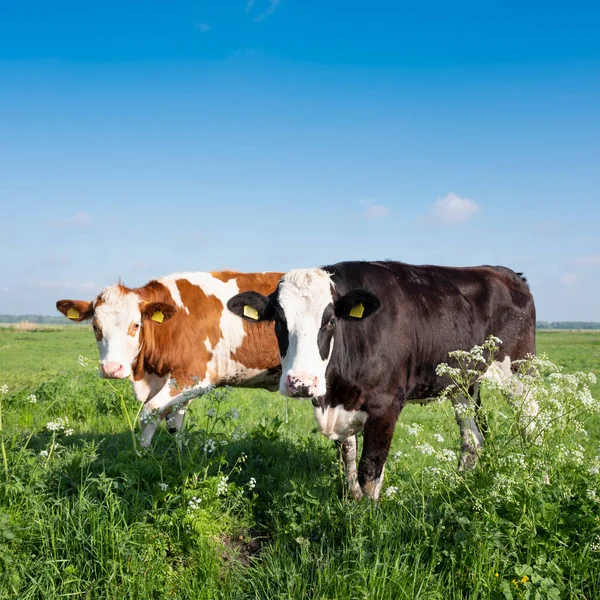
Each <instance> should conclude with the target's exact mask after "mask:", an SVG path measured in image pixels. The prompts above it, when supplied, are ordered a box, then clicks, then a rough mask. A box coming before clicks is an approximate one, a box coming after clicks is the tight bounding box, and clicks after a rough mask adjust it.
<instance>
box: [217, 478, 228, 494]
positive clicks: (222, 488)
mask: <svg viewBox="0 0 600 600" xmlns="http://www.w3.org/2000/svg"><path fill="white" fill-rule="evenodd" d="M228 481H229V477H227V475H221V481H219V484H218V485H217V496H224V495H225V494H226V493H227V487H228V486H227V482H228Z"/></svg>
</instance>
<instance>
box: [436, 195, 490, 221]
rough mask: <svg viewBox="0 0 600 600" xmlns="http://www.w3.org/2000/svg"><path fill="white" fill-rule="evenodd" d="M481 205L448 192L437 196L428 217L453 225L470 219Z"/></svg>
mask: <svg viewBox="0 0 600 600" xmlns="http://www.w3.org/2000/svg"><path fill="white" fill-rule="evenodd" d="M480 210H481V207H480V206H479V204H477V203H476V202H473V200H470V199H469V198H461V197H460V196H459V195H458V194H454V193H453V192H450V193H449V194H446V195H445V196H444V197H443V198H438V199H437V200H436V202H435V204H434V205H433V207H432V209H431V211H430V217H431V218H432V219H433V220H434V221H437V222H440V223H446V224H449V225H454V224H456V223H465V222H467V221H469V220H470V219H472V218H473V217H474V216H475V215H476V214H477V213H478V212H479V211H480Z"/></svg>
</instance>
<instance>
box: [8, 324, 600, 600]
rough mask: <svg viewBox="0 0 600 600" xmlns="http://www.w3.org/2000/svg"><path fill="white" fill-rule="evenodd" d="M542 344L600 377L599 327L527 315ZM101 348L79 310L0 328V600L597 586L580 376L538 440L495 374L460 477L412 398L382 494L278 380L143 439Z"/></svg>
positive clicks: (208, 402) (523, 592) (591, 475)
mask: <svg viewBox="0 0 600 600" xmlns="http://www.w3.org/2000/svg"><path fill="white" fill-rule="evenodd" d="M538 352H539V353H547V354H548V356H549V358H550V360H552V361H553V362H555V363H557V364H559V365H563V366H564V370H565V372H566V373H571V372H575V371H585V372H588V371H592V372H595V373H596V374H599V375H600V372H599V371H600V368H599V365H600V333H598V332H596V333H593V332H589V333H588V332H558V331H544V332H539V334H538ZM79 356H83V357H87V358H88V359H89V363H88V365H87V366H84V365H85V361H80V360H78V358H79ZM96 360H97V350H96V345H95V340H94V336H93V335H92V333H91V331H90V330H89V328H87V327H74V326H72V327H63V328H54V329H53V328H47V329H41V330H37V331H15V330H13V329H11V328H8V327H4V328H0V386H6V387H4V389H0V393H1V392H3V393H2V395H0V401H1V405H0V406H1V423H0V430H1V436H2V437H1V440H0V441H1V443H2V448H1V449H2V455H1V456H0V599H2V598H15V599H16V598H19V599H26V598H90V599H104V598H106V599H111V600H113V599H115V598H119V599H124V598H140V599H141V598H156V599H159V598H160V599H162V598H174V599H179V598H189V599H192V598H193V599H202V598H210V599H217V598H227V599H230V598H231V599H238V598H239V599H242V598H261V599H265V600H266V599H269V600H271V599H278V598H290V599H291V598H294V599H295V598H298V599H299V598H306V599H309V598H310V599H345V598H348V599H360V598H369V599H376V600H380V599H381V600H385V599H407V600H413V599H444V600H445V599H455V598H456V599H458V598H461V599H462V598H470V599H474V598H482V599H486V598H507V599H511V598H515V599H517V598H531V599H532V600H533V599H536V600H537V599H540V600H541V599H544V598H551V599H554V600H556V599H558V598H578V599H590V600H592V599H597V598H600V500H599V497H600V475H599V472H600V460H599V459H598V458H597V455H598V454H599V451H598V446H599V443H600V429H599V425H600V419H599V418H598V416H597V414H595V409H594V408H593V407H592V404H591V401H590V400H589V398H587V397H586V396H585V393H584V392H583V391H581V390H582V389H583V388H582V386H581V384H580V382H579V383H578V382H577V381H575V380H574V379H565V380H564V381H563V382H562V383H560V382H559V383H560V385H562V386H563V387H562V388H560V389H559V388H558V387H557V388H549V389H552V394H553V395H552V397H553V398H558V397H560V398H566V399H567V400H569V401H571V399H572V398H576V399H575V400H573V406H574V407H575V408H574V409H573V412H572V413H571V414H569V415H561V416H560V417H556V419H555V420H554V421H553V420H552V419H549V421H548V423H549V425H548V427H549V428H550V427H552V429H551V431H550V429H549V431H550V433H549V434H548V435H547V437H545V438H543V440H541V439H539V438H538V439H537V440H536V441H534V442H532V443H531V444H530V445H526V444H525V442H524V441H523V439H522V437H521V436H519V435H514V432H515V427H514V423H513V421H511V408H510V406H508V404H507V402H506V401H505V400H503V399H502V397H501V396H500V395H499V394H494V393H493V391H490V392H489V394H488V397H487V398H486V400H487V402H486V406H489V410H488V411H487V412H486V418H487V420H488V427H489V433H488V437H487V444H486V448H485V450H484V452H483V453H482V456H481V459H480V464H479V466H478V467H477V468H476V469H474V470H473V471H470V472H468V473H466V474H464V475H463V474H458V473H457V472H456V457H457V453H458V451H459V448H460V441H459V436H458V428H457V427H456V424H455V421H454V415H453V412H452V410H451V407H450V406H449V403H447V402H446V403H436V404H431V405H429V406H427V407H419V406H408V407H407V408H406V409H405V410H404V411H403V412H402V414H401V416H400V422H399V424H398V427H397V430H396V435H395V439H394V444H393V448H392V450H391V452H390V456H389V459H388V464H387V471H386V479H385V483H384V488H383V489H384V491H383V493H382V499H381V502H380V504H379V505H378V506H374V505H373V504H372V503H369V502H362V503H359V504H357V503H355V502H354V501H352V500H351V499H350V498H348V497H346V494H345V488H344V485H343V473H342V469H341V464H340V461H339V459H338V452H337V450H336V448H335V446H334V445H333V444H332V443H331V442H329V441H327V440H326V439H325V438H324V437H323V436H321V435H320V434H318V433H317V432H316V430H315V425H314V420H313V415H312V406H311V404H310V402H308V401H303V402H299V401H291V400H290V401H289V405H288V419H287V422H286V402H285V400H284V399H283V398H282V397H281V396H279V395H277V394H270V393H268V392H264V391H261V390H231V391H229V390H219V391H216V392H213V393H211V394H210V395H209V396H207V397H205V398H202V399H198V400H196V401H194V402H193V403H192V408H191V410H190V413H189V416H188V419H187V428H186V431H185V432H184V434H183V435H181V436H180V442H181V445H180V446H181V449H180V446H179V445H178V444H177V443H176V440H175V439H174V438H173V436H170V435H169V434H168V433H167V432H166V430H165V429H164V428H162V427H161V428H160V429H159V431H158V432H157V435H156V436H155V438H154V442H153V446H152V448H151V449H150V450H148V451H145V450H142V449H141V448H139V445H138V443H137V438H136V435H137V434H138V433H139V428H138V427H137V424H136V417H137V414H138V411H139V404H138V403H137V402H136V400H135V398H134V397H133V394H132V392H131V388H130V385H129V383H128V382H127V381H118V382H110V381H104V380H101V379H100V378H99V377H98V376H97V374H96V369H95V367H94V365H95V361H96ZM80 363H83V364H80ZM552 381H554V380H551V379H548V385H549V386H552V385H557V384H556V383H552ZM561 381H562V380H561ZM590 389H591V392H592V395H593V396H594V398H596V399H600V384H598V383H596V384H590ZM578 394H579V396H577V395H578ZM577 398H581V399H582V400H581V402H580V401H579V400H578V399H577ZM581 406H584V409H582V410H580V411H579V412H577V411H576V408H577V407H579V408H581ZM587 406H590V408H589V411H586V409H585V407H587ZM588 412H589V416H588V414H587V413H588ZM553 414H554V413H553ZM574 416H577V417H578V420H576V421H572V420H571V419H572V418H573V417H574ZM551 421H552V422H551ZM582 424H583V425H582ZM582 426H583V427H585V430H586V431H585V432H584V431H582Z"/></svg>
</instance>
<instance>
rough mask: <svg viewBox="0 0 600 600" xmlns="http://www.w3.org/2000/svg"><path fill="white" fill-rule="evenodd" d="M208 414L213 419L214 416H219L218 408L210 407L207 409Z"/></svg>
mask: <svg viewBox="0 0 600 600" xmlns="http://www.w3.org/2000/svg"><path fill="white" fill-rule="evenodd" d="M206 414H207V415H208V416H209V417H210V418H211V419H212V418H213V417H216V416H217V409H216V408H209V409H208V410H207V411H206Z"/></svg>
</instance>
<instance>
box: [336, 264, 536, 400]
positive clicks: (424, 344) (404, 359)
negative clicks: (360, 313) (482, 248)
mask: <svg viewBox="0 0 600 600" xmlns="http://www.w3.org/2000/svg"><path fill="white" fill-rule="evenodd" d="M324 270H326V271H328V272H330V273H331V274H332V277H331V278H332V281H333V282H334V285H335V289H336V294H337V295H339V296H343V295H344V294H346V293H348V292H349V291H351V290H353V289H366V290H369V291H370V292H372V293H374V294H375V295H377V296H378V298H379V299H380V300H381V307H380V309H379V310H378V311H377V312H376V313H375V314H373V315H372V316H371V317H369V318H367V319H365V320H364V322H362V323H354V322H353V323H340V324H339V325H338V326H340V331H339V333H336V336H334V351H333V356H332V363H333V364H332V369H334V370H336V371H338V372H339V373H340V374H342V375H343V377H344V378H345V379H348V380H349V381H355V382H360V387H361V388H363V389H364V388H366V389H369V388H378V387H380V386H382V385H383V386H384V387H389V388H390V389H393V388H394V387H399V388H403V389H404V390H406V392H407V394H408V397H410V398H419V397H426V396H429V395H431V394H434V393H437V392H438V391H439V389H440V388H441V387H442V386H443V385H445V382H444V381H443V380H440V379H439V378H437V376H436V375H435V367H436V366H437V365H438V364H439V363H441V362H447V361H448V352H450V351H452V350H457V349H462V350H470V349H471V348H472V347H473V346H474V345H475V344H482V343H483V342H484V341H485V339H486V338H487V337H488V336H489V335H495V336H497V337H498V338H500V339H501V340H502V350H501V352H500V353H499V355H498V358H499V359H502V358H503V356H504V355H509V356H510V358H511V360H515V359H519V358H523V357H524V356H525V355H526V354H527V353H533V352H535V308H534V304H533V299H532V296H531V293H530V292H529V289H528V287H527V284H526V282H525V281H524V279H523V278H521V277H520V276H519V275H518V274H516V273H514V272H513V271H511V270H510V269H507V268H505V267H489V266H482V267H465V268H454V267H438V266H431V265H423V266H416V265H408V264H405V263H399V262H392V261H389V262H387V261H386V262H372V263H369V262H349V263H338V264H337V265H332V266H327V267H324ZM357 356H359V357H360V359H359V360H357V359H356V357H357Z"/></svg>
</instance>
